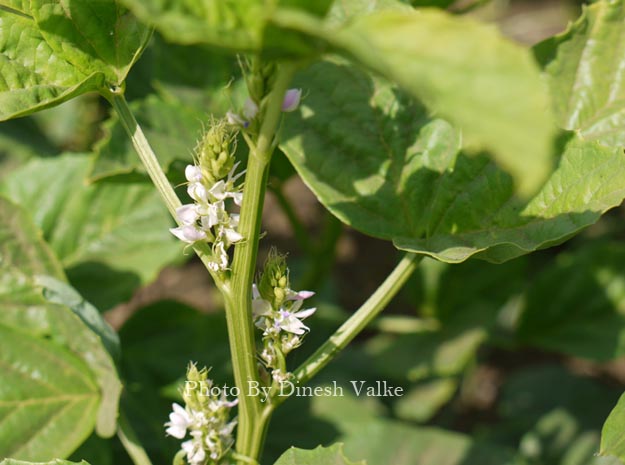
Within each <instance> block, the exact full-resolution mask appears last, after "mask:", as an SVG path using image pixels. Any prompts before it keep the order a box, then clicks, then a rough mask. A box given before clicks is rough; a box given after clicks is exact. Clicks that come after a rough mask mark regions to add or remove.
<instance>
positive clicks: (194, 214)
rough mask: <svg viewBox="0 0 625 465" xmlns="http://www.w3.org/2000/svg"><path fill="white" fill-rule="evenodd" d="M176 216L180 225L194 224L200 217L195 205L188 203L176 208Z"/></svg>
mask: <svg viewBox="0 0 625 465" xmlns="http://www.w3.org/2000/svg"><path fill="white" fill-rule="evenodd" d="M176 216H177V217H178V219H179V220H180V222H181V223H182V224H185V225H188V224H195V223H196V221H197V220H198V218H199V217H200V215H199V213H198V208H197V205H196V204H194V203H189V204H187V205H182V206H180V207H178V208H176Z"/></svg>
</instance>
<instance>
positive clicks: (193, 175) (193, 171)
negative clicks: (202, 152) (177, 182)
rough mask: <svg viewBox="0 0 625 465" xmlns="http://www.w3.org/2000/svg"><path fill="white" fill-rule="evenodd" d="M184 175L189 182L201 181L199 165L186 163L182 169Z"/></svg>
mask: <svg viewBox="0 0 625 465" xmlns="http://www.w3.org/2000/svg"><path fill="white" fill-rule="evenodd" d="M184 176H185V178H187V181H189V182H202V170H201V169H200V167H199V166H195V165H187V167H186V168H185V169H184Z"/></svg>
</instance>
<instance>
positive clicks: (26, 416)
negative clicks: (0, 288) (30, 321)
mask: <svg viewBox="0 0 625 465" xmlns="http://www.w3.org/2000/svg"><path fill="white" fill-rule="evenodd" d="M0 340H1V341H2V342H1V346H2V350H1V351H0V372H1V373H2V378H3V381H2V384H1V385H0V455H2V456H5V457H6V456H11V457H19V458H22V459H26V460H44V459H46V458H48V457H50V456H62V457H63V456H66V455H68V454H69V453H71V452H72V451H73V450H74V449H75V448H76V447H77V446H78V445H79V444H80V443H81V442H82V441H84V440H85V439H86V437H87V436H89V434H90V433H91V430H92V429H93V426H94V423H95V419H96V412H97V409H98V403H99V390H98V386H97V384H96V383H95V380H94V379H93V376H92V375H91V372H90V370H89V368H88V366H87V365H86V363H85V362H84V361H82V360H80V359H79V358H78V357H77V356H76V355H74V354H72V353H71V352H69V351H68V350H66V349H63V348H62V347H58V346H57V345H56V344H54V343H52V342H50V341H47V340H45V339H42V338H38V337H36V336H33V335H29V334H27V333H21V332H19V331H17V330H12V329H10V328H7V327H6V326H4V325H3V324H2V322H0Z"/></svg>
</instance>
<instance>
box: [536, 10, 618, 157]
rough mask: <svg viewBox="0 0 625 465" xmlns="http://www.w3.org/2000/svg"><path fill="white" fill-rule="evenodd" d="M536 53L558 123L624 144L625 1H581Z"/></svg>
mask: <svg viewBox="0 0 625 465" xmlns="http://www.w3.org/2000/svg"><path fill="white" fill-rule="evenodd" d="M535 53H536V56H537V57H538V59H539V60H540V61H541V62H542V63H543V66H544V67H545V71H546V73H547V75H548V76H549V83H550V87H551V93H552V95H553V103H554V106H555V111H556V115H557V117H558V120H559V122H560V124H561V125H562V127H564V128H566V129H572V130H573V129H574V130H577V131H579V132H580V134H581V135H582V137H584V138H585V139H594V140H600V141H602V142H604V143H606V144H609V145H616V146H623V145H625V133H624V132H623V130H622V128H623V124H625V103H624V102H625V81H624V80H623V67H624V66H625V3H624V2H623V1H621V0H616V1H614V0H611V1H607V0H601V1H598V2H596V3H594V4H592V5H590V6H587V7H585V8H584V11H583V14H582V16H581V17H580V18H579V19H578V20H577V21H576V22H575V23H573V24H571V25H570V26H569V28H568V29H567V31H565V32H563V33H562V34H559V35H557V36H555V37H553V38H550V39H547V40H546V41H545V42H543V43H541V44H539V45H537V46H536V48H535Z"/></svg>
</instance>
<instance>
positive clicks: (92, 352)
mask: <svg viewBox="0 0 625 465" xmlns="http://www.w3.org/2000/svg"><path fill="white" fill-rule="evenodd" d="M0 219H2V220H3V221H1V222H0V225H2V226H0V271H2V280H0V307H2V310H3V311H2V312H1V313H0V325H4V327H6V328H7V330H8V329H11V330H14V331H18V332H20V333H25V334H30V335H32V336H33V337H35V338H46V339H52V340H53V342H54V343H56V344H57V345H59V346H61V347H63V348H65V349H69V350H70V351H71V352H73V353H74V354H75V355H77V356H78V357H80V359H82V360H83V361H84V362H85V363H88V364H89V365H88V366H89V368H88V371H89V373H93V375H90V376H94V377H95V379H96V382H97V385H98V386H99V388H100V392H99V393H98V396H97V397H98V402H97V403H96V407H99V410H98V419H97V432H98V433H99V434H100V435H102V436H111V435H112V434H114V432H115V430H116V419H117V404H118V402H119V396H120V393H121V383H120V382H119V379H118V376H117V370H116V368H115V364H114V363H113V360H112V359H111V357H110V355H109V353H108V352H107V350H106V349H105V345H106V342H105V340H104V339H107V340H108V342H109V345H112V344H114V342H115V339H116V337H115V335H114V334H111V330H110V328H108V329H107V326H106V324H105V323H104V322H103V321H102V320H101V317H100V315H99V314H98V313H97V311H96V310H95V309H94V308H92V307H90V305H89V304H87V303H86V302H84V301H82V299H81V298H80V296H78V295H77V294H76V292H75V291H74V290H73V289H71V288H70V287H69V286H67V285H66V284H64V283H63V282H61V281H59V279H61V280H63V279H65V278H64V276H63V274H62V271H60V265H59V264H58V263H57V262H56V259H55V257H54V256H53V255H52V254H51V252H50V250H49V249H48V248H47V246H46V244H45V243H44V242H43V240H42V239H41V237H40V235H37V233H38V231H37V229H36V227H35V226H34V224H33V223H32V221H31V220H30V218H28V217H27V215H25V214H24V212H23V211H22V209H20V208H18V207H17V206H15V205H13V204H11V203H10V202H8V201H6V200H4V199H2V198H0ZM40 273H44V274H45V273H50V274H53V276H54V277H52V276H42V275H41V274H40ZM42 283H44V285H45V286H52V285H53V286H54V288H53V289H45V291H44V289H43V287H42ZM61 291H62V292H63V293H62V294H61V293H60V292H61ZM55 292H56V294H55ZM45 297H50V299H46V298H45ZM70 297H71V299H70ZM79 302H80V303H79ZM60 303H61V304H69V305H72V306H73V308H71V309H70V308H68V307H67V306H65V305H59V304H60ZM85 320H87V321H89V325H85ZM90 328H97V329H98V332H92V331H91V330H90ZM65 349H64V350H65ZM52 425H54V423H52ZM44 426H45V425H44ZM88 432H90V429H89V430H88ZM39 433H40V432H39ZM39 433H38V434H39ZM41 434H43V433H41ZM81 434H82V433H81ZM0 436H1V434H0ZM83 439H84V438H83ZM43 440H45V438H44V439H43ZM76 445H77V444H76ZM70 452H71V451H70ZM52 455H54V454H52ZM57 455H58V454H57Z"/></svg>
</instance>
